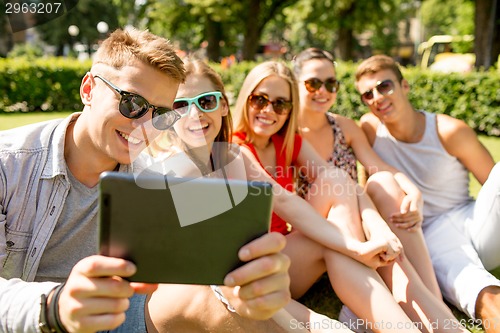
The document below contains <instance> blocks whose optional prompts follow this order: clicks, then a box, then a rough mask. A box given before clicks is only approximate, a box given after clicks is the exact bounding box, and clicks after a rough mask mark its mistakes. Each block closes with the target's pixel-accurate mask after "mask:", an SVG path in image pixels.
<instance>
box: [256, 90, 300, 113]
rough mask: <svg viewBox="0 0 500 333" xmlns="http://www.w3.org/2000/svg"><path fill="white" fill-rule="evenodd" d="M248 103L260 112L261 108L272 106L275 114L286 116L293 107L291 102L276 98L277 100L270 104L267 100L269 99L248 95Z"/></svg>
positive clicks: (262, 96) (263, 96)
mask: <svg viewBox="0 0 500 333" xmlns="http://www.w3.org/2000/svg"><path fill="white" fill-rule="evenodd" d="M248 103H249V105H250V106H251V107H252V108H254V109H256V110H258V111H260V110H262V109H263V108H265V107H267V106H268V105H269V104H272V105H273V110H274V112H276V113H277V114H288V113H289V112H290V111H291V110H292V107H293V104H292V102H291V101H287V100H284V99H282V98H278V99H277V100H275V101H273V102H271V101H270V100H269V97H267V96H265V95H254V94H252V95H250V96H248Z"/></svg>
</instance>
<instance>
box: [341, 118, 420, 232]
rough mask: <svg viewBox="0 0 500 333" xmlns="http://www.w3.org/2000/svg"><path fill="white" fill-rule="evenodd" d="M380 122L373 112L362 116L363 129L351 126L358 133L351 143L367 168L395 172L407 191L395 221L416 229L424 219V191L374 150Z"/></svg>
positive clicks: (404, 190)
mask: <svg viewBox="0 0 500 333" xmlns="http://www.w3.org/2000/svg"><path fill="white" fill-rule="evenodd" d="M379 122H380V121H379V120H378V118H377V117H376V116H374V115H373V114H371V113H369V114H365V115H364V116H363V117H361V129H360V128H359V127H358V126H357V125H356V124H354V125H355V127H356V128H357V129H356V128H354V126H353V128H352V129H351V127H349V129H350V130H352V133H356V135H355V136H352V137H353V139H352V141H351V144H352V147H353V150H354V153H355V154H356V157H357V158H358V159H359V161H360V162H361V164H363V166H364V167H365V168H366V169H367V170H376V171H388V172H390V173H392V174H393V176H394V179H395V180H396V182H397V183H398V185H399V187H400V188H401V190H402V191H403V192H404V193H406V196H405V197H404V198H403V201H402V202H401V206H400V210H399V212H394V214H393V215H392V219H393V222H394V223H397V224H398V223H399V224H401V225H404V226H405V228H407V229H408V230H415V228H418V227H419V226H420V225H421V223H422V221H423V198H422V192H421V191H420V189H419V188H418V187H417V186H416V185H415V184H414V183H413V182H412V181H411V180H410V179H409V178H408V177H407V176H406V175H405V174H404V173H402V172H400V171H399V170H397V169H396V168H394V167H392V166H391V165H388V164H387V163H385V162H384V161H383V160H382V159H381V158H380V157H379V156H378V154H377V153H376V152H375V151H374V150H373V148H372V146H373V143H374V142H375V137H376V131H377V126H378V124H379ZM358 131H359V132H358ZM370 175H371V173H370Z"/></svg>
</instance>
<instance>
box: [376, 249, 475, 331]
mask: <svg viewBox="0 0 500 333" xmlns="http://www.w3.org/2000/svg"><path fill="white" fill-rule="evenodd" d="M377 271H378V272H379V274H380V276H381V277H382V279H384V281H385V282H386V284H387V286H388V287H389V289H390V290H391V291H392V294H393V295H394V298H395V299H396V302H398V303H399V305H400V306H401V307H402V308H403V310H404V311H405V313H406V314H407V315H408V316H409V317H410V318H411V319H412V320H413V321H414V322H418V323H420V326H419V328H420V329H422V331H426V332H468V331H467V330H466V329H465V327H463V326H462V325H461V324H460V323H459V321H458V320H457V319H456V318H455V316H454V315H453V313H452V312H451V310H450V309H449V308H448V307H447V306H446V304H445V303H444V302H443V301H442V300H441V299H438V298H437V297H436V296H435V295H433V294H432V293H431V291H430V290H429V289H427V288H426V286H425V285H424V283H423V282H422V280H421V279H420V276H419V275H418V274H417V272H416V271H415V269H414V268H413V266H412V265H411V264H410V262H409V261H408V259H406V258H403V259H402V260H399V261H397V262H396V263H394V264H393V265H391V266H386V267H381V268H379V269H378V270H377Z"/></svg>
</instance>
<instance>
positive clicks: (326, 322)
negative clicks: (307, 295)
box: [286, 300, 352, 333]
mask: <svg viewBox="0 0 500 333" xmlns="http://www.w3.org/2000/svg"><path fill="white" fill-rule="evenodd" d="M286 310H287V311H288V312H289V313H290V314H291V315H292V316H293V319H292V321H290V322H289V324H288V326H289V327H291V328H296V327H297V328H300V327H301V326H302V327H306V328H308V329H309V332H312V333H329V332H339V333H349V332H350V333H352V331H351V330H350V329H348V328H347V327H346V326H345V325H344V324H342V323H341V322H339V321H336V320H333V319H330V318H328V317H326V316H324V315H321V314H319V313H316V312H314V311H312V310H311V309H309V308H307V307H306V306H304V305H303V304H300V303H299V302H297V301H294V300H292V301H291V302H290V303H288V305H287V306H286ZM293 332H298V330H293Z"/></svg>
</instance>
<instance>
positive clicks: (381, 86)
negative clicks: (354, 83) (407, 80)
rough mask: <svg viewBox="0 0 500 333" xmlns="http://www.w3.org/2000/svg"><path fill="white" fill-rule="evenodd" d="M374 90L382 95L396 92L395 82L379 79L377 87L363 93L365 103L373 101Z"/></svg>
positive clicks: (362, 98)
mask: <svg viewBox="0 0 500 333" xmlns="http://www.w3.org/2000/svg"><path fill="white" fill-rule="evenodd" d="M374 90H377V91H378V93H379V94H380V95H382V96H387V95H391V94H392V93H393V92H394V82H392V80H384V81H378V82H377V84H376V85H375V87H373V88H372V89H369V90H367V91H365V92H364V93H362V94H361V100H362V101H363V102H365V103H368V102H369V101H371V100H372V99H373V98H374V97H375V96H374V94H373V91H374Z"/></svg>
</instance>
